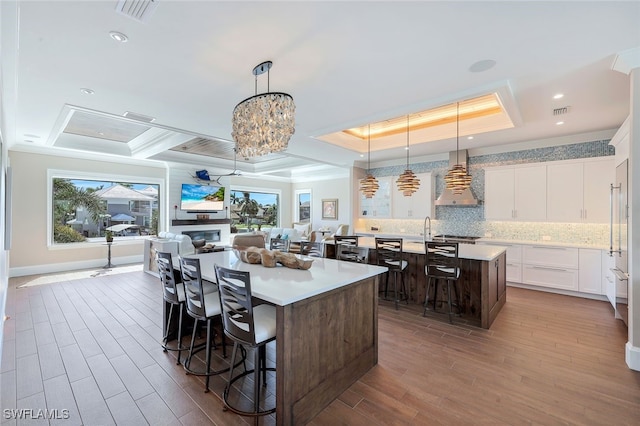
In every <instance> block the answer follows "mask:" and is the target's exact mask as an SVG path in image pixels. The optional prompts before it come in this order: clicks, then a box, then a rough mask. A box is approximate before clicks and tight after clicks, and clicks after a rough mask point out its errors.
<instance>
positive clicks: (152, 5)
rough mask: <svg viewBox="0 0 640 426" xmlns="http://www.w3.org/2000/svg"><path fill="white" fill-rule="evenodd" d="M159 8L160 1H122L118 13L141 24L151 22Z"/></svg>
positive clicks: (119, 3)
mask: <svg viewBox="0 0 640 426" xmlns="http://www.w3.org/2000/svg"><path fill="white" fill-rule="evenodd" d="M157 7H158V0H120V1H118V5H117V6H116V12H118V13H119V14H121V15H124V16H128V17H129V18H131V19H135V20H136V21H139V22H145V23H146V22H149V19H150V18H151V15H153V12H155V11H156V8H157Z"/></svg>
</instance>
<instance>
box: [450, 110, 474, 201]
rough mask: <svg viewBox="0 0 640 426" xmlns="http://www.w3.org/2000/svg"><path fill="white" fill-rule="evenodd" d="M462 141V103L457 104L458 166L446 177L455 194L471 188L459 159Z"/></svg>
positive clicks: (466, 172) (469, 177)
mask: <svg viewBox="0 0 640 426" xmlns="http://www.w3.org/2000/svg"><path fill="white" fill-rule="evenodd" d="M459 139H460V102H458V103H457V104H456V164H455V165H454V166H453V167H451V169H449V171H448V172H447V174H446V175H445V176H444V184H445V186H446V187H447V188H448V189H450V190H452V191H453V193H454V194H462V191H464V190H465V189H467V188H469V187H470V186H471V176H470V175H469V172H468V171H467V169H466V168H465V167H464V166H463V165H462V164H460V159H459V158H458V153H459V151H460V150H459V147H458V144H459Z"/></svg>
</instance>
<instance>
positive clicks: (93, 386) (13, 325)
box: [0, 272, 640, 426]
mask: <svg viewBox="0 0 640 426" xmlns="http://www.w3.org/2000/svg"><path fill="white" fill-rule="evenodd" d="M32 281H33V277H20V278H12V279H10V282H9V292H8V302H7V315H9V316H10V319H9V320H7V321H6V322H5V324H4V341H3V351H2V361H1V364H0V407H2V409H3V411H2V414H0V415H1V417H2V425H3V426H4V425H5V424H6V425H13V424H52V425H54V424H63V425H80V424H84V425H107V424H118V425H127V424H132V425H141V424H150V425H164V424H183V425H245V424H250V423H252V420H251V419H249V418H245V417H241V416H237V415H235V414H233V413H231V412H224V411H223V410H222V403H221V401H220V396H219V395H220V392H221V390H222V388H223V386H224V377H220V376H216V377H213V378H212V382H211V389H212V392H210V393H204V392H203V389H204V385H203V380H202V378H201V377H195V376H188V375H185V372H184V370H183V368H182V366H181V365H176V363H175V354H174V353H171V352H169V353H165V352H163V351H162V349H161V348H160V345H159V343H158V342H159V340H160V337H161V330H162V295H161V288H160V284H159V280H158V279H157V278H154V277H152V276H150V275H148V274H145V273H143V272H129V273H122V274H118V275H108V276H97V277H90V278H83V279H73V280H62V281H61V282H57V283H51V284H43V285H37V286H30V287H24V288H20V286H21V285H22V284H24V283H27V282H32ZM626 332H627V331H626V327H625V326H624V324H623V323H622V322H621V321H619V320H615V319H614V318H613V312H612V310H611V307H610V306H609V305H607V303H605V302H600V301H594V300H588V299H579V298H573V297H569V296H561V295H555V294H550V293H543V292H535V291H530V290H525V289H519V288H512V287H510V288H509V289H508V294H507V303H506V305H505V307H504V308H503V310H502V312H501V313H500V315H499V316H498V318H497V320H496V321H495V322H494V324H493V326H492V327H491V329H490V330H483V329H479V328H475V327H472V326H468V325H465V324H461V323H458V324H454V325H450V324H448V323H447V322H446V316H442V315H439V314H430V317H428V318H424V317H422V310H421V308H420V306H406V305H402V304H401V305H400V307H399V310H397V311H396V310H395V309H394V308H393V303H391V302H385V301H381V302H380V309H379V342H380V347H379V364H378V365H377V366H376V367H374V368H373V369H372V370H370V371H369V372H368V373H367V374H366V375H365V376H363V377H362V378H361V379H360V380H359V381H358V382H356V383H355V384H353V385H352V386H351V387H350V388H349V389H348V390H347V391H345V392H344V393H343V394H342V395H341V396H340V397H339V398H338V399H337V400H335V401H334V402H333V403H332V404H331V405H329V406H328V407H327V408H325V409H324V410H323V411H322V412H321V413H320V414H319V415H318V416H316V418H315V419H313V420H312V422H311V424H313V425H329V424H330V425H367V426H372V425H390V424H396V425H403V424H404V425H421V424H424V425H437V424H446V425H450V424H456V425H458V424H470V425H471V424H491V425H499V424H504V425H520V424H543V425H568V424H575V425H600V424H601V425H614V424H615V425H637V424H639V422H640V373H638V372H635V371H632V370H629V369H628V368H627V366H626V364H625V362H624V345H625V343H626ZM185 343H186V340H185ZM216 352H219V350H218V351H216ZM269 353H270V356H271V357H273V354H274V353H275V352H274V350H273V348H270V350H269ZM272 361H273V358H272ZM268 389H271V390H273V389H275V386H274V383H273V376H272V377H270V379H269V386H268ZM22 408H25V409H27V408H31V409H34V410H38V409H45V408H46V409H49V410H57V412H55V411H54V414H57V415H58V417H63V416H64V417H67V416H66V415H65V413H68V417H69V418H68V419H52V420H50V421H48V420H46V419H43V418H40V419H38V420H30V421H25V420H24V419H23V420H16V419H8V418H6V417H7V415H6V413H7V412H6V411H4V410H7V409H22ZM63 410H68V412H67V411H63ZM274 423H275V418H274V417H268V418H264V419H262V420H261V424H274Z"/></svg>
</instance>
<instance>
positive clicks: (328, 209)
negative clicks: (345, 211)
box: [322, 198, 338, 220]
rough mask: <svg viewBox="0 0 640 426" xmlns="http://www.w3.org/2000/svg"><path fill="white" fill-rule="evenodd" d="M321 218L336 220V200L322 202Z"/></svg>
mask: <svg viewBox="0 0 640 426" xmlns="http://www.w3.org/2000/svg"><path fill="white" fill-rule="evenodd" d="M322 218H323V219H329V220H338V199H337V198H332V199H328V200H322Z"/></svg>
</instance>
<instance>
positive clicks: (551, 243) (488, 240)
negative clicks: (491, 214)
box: [476, 237, 609, 250]
mask: <svg viewBox="0 0 640 426" xmlns="http://www.w3.org/2000/svg"><path fill="white" fill-rule="evenodd" d="M476 243H486V244H496V245H501V244H502V245H505V246H508V245H512V244H519V245H529V246H545V247H573V248H588V249H596V250H608V249H609V247H608V246H606V245H602V244H589V243H565V242H561V241H540V240H537V241H536V240H503V239H500V238H486V237H483V238H480V239H478V240H476Z"/></svg>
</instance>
